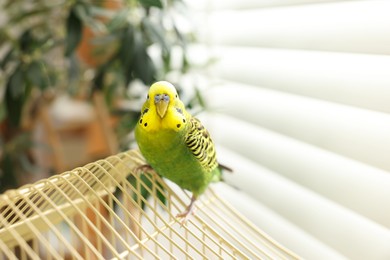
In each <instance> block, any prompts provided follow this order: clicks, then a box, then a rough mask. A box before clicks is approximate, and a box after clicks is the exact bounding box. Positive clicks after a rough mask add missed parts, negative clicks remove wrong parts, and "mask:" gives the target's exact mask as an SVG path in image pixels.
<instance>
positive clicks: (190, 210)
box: [176, 195, 196, 226]
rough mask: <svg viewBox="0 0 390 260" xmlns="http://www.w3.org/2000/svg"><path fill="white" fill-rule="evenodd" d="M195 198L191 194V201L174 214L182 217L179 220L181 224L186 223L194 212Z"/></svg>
mask: <svg viewBox="0 0 390 260" xmlns="http://www.w3.org/2000/svg"><path fill="white" fill-rule="evenodd" d="M195 200H196V196H194V195H192V198H191V202H190V204H189V205H188V206H187V208H186V210H185V211H184V212H182V213H179V214H177V215H176V218H181V219H182V220H181V221H180V224H181V226H184V225H185V224H186V223H187V221H188V219H189V218H190V216H191V215H194V214H195Z"/></svg>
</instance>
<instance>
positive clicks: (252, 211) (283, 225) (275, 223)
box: [214, 184, 346, 260]
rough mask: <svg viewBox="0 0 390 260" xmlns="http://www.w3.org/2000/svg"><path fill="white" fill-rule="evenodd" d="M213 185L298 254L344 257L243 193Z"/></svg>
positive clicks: (239, 208) (313, 257)
mask: <svg viewBox="0 0 390 260" xmlns="http://www.w3.org/2000/svg"><path fill="white" fill-rule="evenodd" d="M214 188H215V190H216V191H217V192H218V193H219V194H221V195H222V196H223V198H224V199H226V200H227V201H229V202H230V203H231V204H232V205H233V206H234V207H235V208H237V209H238V210H239V211H240V212H241V214H243V215H244V216H247V217H248V218H249V220H251V221H252V222H253V223H254V224H256V225H257V226H259V227H261V229H262V230H264V231H265V232H266V233H267V234H269V235H271V236H272V238H274V239H276V240H277V241H278V242H279V243H282V244H283V245H285V246H287V247H288V248H290V249H291V250H294V252H296V253H297V254H299V255H304V256H306V257H307V258H308V259H320V258H321V259H333V260H336V259H346V258H345V256H343V255H341V254H340V253H339V252H337V251H335V250H333V249H332V248H330V247H328V246H327V245H326V244H324V243H321V242H320V241H318V240H317V239H316V238H314V237H313V236H311V235H309V234H308V233H306V232H304V231H303V230H302V229H300V228H299V227H297V226H295V225H293V224H292V223H291V222H289V221H287V220H286V219H284V218H282V217H281V216H280V215H278V214H277V213H275V212H274V211H272V210H271V209H270V208H268V207H266V206H265V205H263V204H261V203H260V202H259V201H256V200H254V199H253V198H252V197H251V196H248V195H247V194H246V193H244V192H240V191H238V190H236V189H233V188H231V187H229V186H227V185H222V184H218V185H215V186H214ZM302 245H304V246H302Z"/></svg>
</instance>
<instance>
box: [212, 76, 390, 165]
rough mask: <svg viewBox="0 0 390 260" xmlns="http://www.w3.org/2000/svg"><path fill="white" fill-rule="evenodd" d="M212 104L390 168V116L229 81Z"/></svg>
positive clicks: (214, 90) (215, 90)
mask: <svg viewBox="0 0 390 260" xmlns="http://www.w3.org/2000/svg"><path fill="white" fill-rule="evenodd" d="M207 96H208V97H209V102H208V103H209V104H210V106H211V107H213V106H214V107H219V108H220V109H223V110H224V112H225V113H229V114H231V115H234V116H235V117H237V118H240V119H242V120H245V121H248V122H252V123H255V124H257V125H261V126H263V127H266V128H269V129H271V130H274V131H277V132H280V133H282V134H284V135H288V136H290V137H293V138H296V139H299V140H302V141H305V142H307V143H310V144H313V145H316V146H318V147H322V148H324V149H328V150H331V151H334V152H337V153H339V154H343V155H345V156H347V157H351V158H354V159H357V160H360V161H362V162H365V163H367V164H371V165H373V166H375V167H379V168H382V169H385V170H388V171H389V170H390V160H389V158H390V134H389V133H390V115H389V114H385V113H378V112H374V111H369V110H364V109H360V108H356V107H349V106H345V105H340V104H336V103H331V102H326V101H321V100H318V99H312V98H307V97H302V96H298V95H291V94H288V93H283V92H280V91H271V90H268V89H262V88H259V87H255V86H248V85H243V84H237V83H230V82H226V83H224V84H220V85H219V86H217V87H213V88H211V89H210V91H208V95H207Z"/></svg>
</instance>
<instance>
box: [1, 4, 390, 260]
mask: <svg viewBox="0 0 390 260" xmlns="http://www.w3.org/2000/svg"><path fill="white" fill-rule="evenodd" d="M0 3H1V4H2V9H1V11H0V43H1V46H0V58H1V59H0V88H1V100H2V102H1V106H0V121H1V125H0V133H1V150H0V163H1V173H0V189H1V190H2V191H4V190H6V189H9V188H14V187H17V186H20V185H21V184H24V183H28V182H32V181H34V180H37V179H41V178H43V177H47V176H50V175H51V174H54V173H60V172H62V171H65V170H69V169H72V168H74V167H77V166H80V165H83V164H86V163H88V162H91V161H93V160H96V159H99V158H103V157H106V156H108V155H110V154H114V153H116V152H119V151H121V150H127V149H129V148H130V147H134V141H133V137H132V129H133V126H134V122H135V121H136V120H137V118H138V111H139V109H140V106H141V104H142V102H143V100H144V97H145V93H146V91H147V88H148V86H149V85H150V84H151V83H152V82H154V81H156V80H168V81H171V82H172V83H173V84H175V85H176V86H177V87H178V89H179V92H180V94H181V97H182V99H183V100H184V102H185V104H186V105H187V107H188V108H189V109H190V110H191V111H192V113H194V114H196V115H198V116H199V118H200V119H201V120H202V121H203V122H204V124H205V125H206V126H207V128H208V129H209V130H210V132H211V134H212V137H213V139H214V141H215V142H216V143H217V151H218V157H219V161H220V162H221V163H224V164H226V165H228V166H230V167H232V168H233V169H234V171H235V173H234V174H226V175H225V179H226V183H227V184H228V185H225V184H222V185H216V186H215V189H216V190H217V191H218V192H219V193H220V194H222V195H223V196H224V197H225V198H226V199H227V200H228V201H229V202H230V203H232V204H233V205H234V206H235V207H236V208H237V209H238V210H239V211H240V212H241V213H243V214H244V215H245V216H247V217H248V218H249V219H251V220H252V221H253V222H254V223H255V224H256V225H258V226H259V227H260V228H261V229H263V230H264V231H266V232H267V233H268V234H270V235H271V237H273V238H275V239H276V240H277V241H279V242H280V243H282V244H283V245H285V246H286V247H288V248H290V249H292V250H293V251H295V252H296V253H298V254H299V255H301V256H303V257H304V258H308V259H345V258H350V259H389V258H390V56H389V54H390V16H389V15H388V11H387V10H389V8H390V1H387V0H382V1H379V0H366V1H364V0H360V1H358V0H350V1H346V0H345V1H332V0H273V1H269V0H257V1H255V0H225V1H223V0H212V1H200V0H199V1H179V0H171V1H168V0H166V1H161V0H108V1H104V0H101V1H97V0H94V1H79V0H76V1H67V0H58V1H45V0H36V1H18V0H8V1H6V0H1V1H0Z"/></svg>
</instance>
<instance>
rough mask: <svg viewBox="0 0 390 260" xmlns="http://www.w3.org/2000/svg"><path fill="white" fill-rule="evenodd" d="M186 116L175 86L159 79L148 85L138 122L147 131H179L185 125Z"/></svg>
mask: <svg viewBox="0 0 390 260" xmlns="http://www.w3.org/2000/svg"><path fill="white" fill-rule="evenodd" d="M187 116H188V114H187V113H186V111H185V108H184V104H183V103H182V102H181V100H180V99H179V96H178V94H177V91H176V89H175V87H174V86H173V85H172V84H171V83H169V82H167V81H159V82H156V83H154V84H153V85H152V86H151V87H150V89H149V92H148V96H147V100H146V101H145V103H144V105H143V107H142V111H141V118H140V120H139V122H138V123H139V126H141V128H143V129H144V130H145V131H147V132H154V131H159V130H162V129H165V130H166V129H169V130H174V131H179V130H181V129H183V127H184V126H185V125H186V123H187V121H188V120H187Z"/></svg>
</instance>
